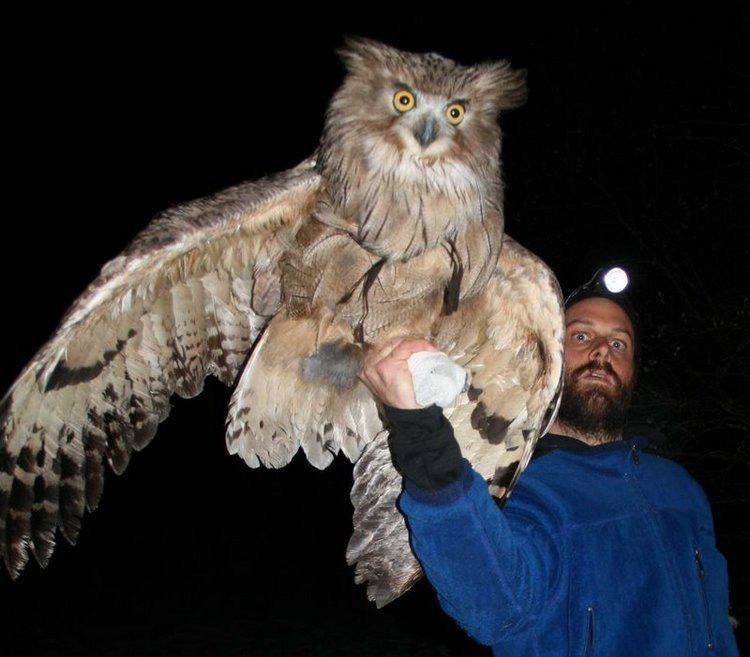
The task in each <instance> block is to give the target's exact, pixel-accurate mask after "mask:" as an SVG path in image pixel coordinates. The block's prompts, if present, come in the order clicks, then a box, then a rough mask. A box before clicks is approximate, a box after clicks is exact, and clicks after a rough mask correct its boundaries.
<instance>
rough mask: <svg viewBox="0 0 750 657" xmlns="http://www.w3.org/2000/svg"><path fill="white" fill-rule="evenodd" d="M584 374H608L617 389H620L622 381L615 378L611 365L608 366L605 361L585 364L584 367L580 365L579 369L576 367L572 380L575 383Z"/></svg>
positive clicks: (617, 377)
mask: <svg viewBox="0 0 750 657" xmlns="http://www.w3.org/2000/svg"><path fill="white" fill-rule="evenodd" d="M586 372H603V373H605V374H609V375H610V376H611V377H612V378H613V379H614V381H615V383H616V384H617V386H618V387H619V388H622V379H620V377H619V376H617V373H616V372H615V370H614V368H613V367H612V365H610V364H609V363H608V362H606V361H602V362H601V363H598V364H594V365H592V364H590V363H585V364H584V365H581V366H580V367H576V369H574V370H573V380H574V381H577V380H578V379H579V378H580V377H581V376H583V375H584V374H585V373H586Z"/></svg>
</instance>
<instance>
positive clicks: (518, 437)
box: [347, 235, 564, 607]
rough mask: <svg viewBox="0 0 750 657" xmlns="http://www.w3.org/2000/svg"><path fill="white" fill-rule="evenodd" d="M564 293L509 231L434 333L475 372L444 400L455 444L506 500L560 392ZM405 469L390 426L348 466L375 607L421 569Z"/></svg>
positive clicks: (354, 541) (357, 540) (358, 558)
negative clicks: (450, 401)
mask: <svg viewBox="0 0 750 657" xmlns="http://www.w3.org/2000/svg"><path fill="white" fill-rule="evenodd" d="M563 337H564V321H563V310H562V295H561V293H560V289H559V286H558V284H557V280H556V279H555V277H554V275H553V274H552V272H551V271H550V269H549V268H548V267H547V266H546V265H545V264H544V263H543V262H542V261H541V260H540V259H539V258H538V257H536V256H535V255H534V254H532V253H531V252H530V251H528V250H527V249H525V248H524V247H522V246H521V245H520V244H518V242H516V241H515V240H513V239H512V238H510V237H508V236H507V235H506V236H505V238H504V241H503V247H502V251H501V252H500V259H499V262H498V269H497V272H496V274H495V276H494V277H493V279H492V281H491V282H490V284H489V285H488V286H487V289H486V290H485V291H484V292H483V293H482V294H481V295H479V296H478V297H477V298H476V299H475V300H473V301H469V302H468V303H467V304H466V305H463V306H460V307H459V309H458V310H457V312H456V313H454V314H453V315H452V316H450V317H448V318H446V319H445V320H444V322H443V323H442V325H441V326H440V327H439V329H438V331H437V333H436V340H437V342H438V344H439V345H441V347H442V348H443V350H444V351H446V352H447V353H448V354H449V355H451V357H453V358H454V359H455V360H456V361H457V362H458V363H460V364H462V365H464V366H465V367H466V368H467V369H468V370H469V371H470V373H471V375H472V381H473V385H472V387H471V388H469V390H468V392H467V393H464V394H463V395H462V396H461V397H459V400H458V401H457V403H456V404H455V405H454V406H453V407H452V408H449V409H446V416H447V417H448V418H449V420H450V421H451V423H452V425H453V427H454V431H455V435H456V439H457V440H458V442H459V445H460V446H461V452H462V454H463V456H464V457H465V458H467V459H468V460H469V461H470V462H471V464H472V467H474V469H475V470H477V472H479V473H480V474H482V476H484V477H485V478H486V480H487V482H488V484H489V485H490V490H491V491H492V492H493V494H494V495H495V496H496V497H498V499H499V502H500V503H501V504H503V503H504V502H505V500H507V498H508V497H509V495H510V493H511V492H512V490H513V486H514V485H515V483H516V481H517V480H518V477H519V475H520V474H521V473H522V472H523V470H524V469H525V468H526V466H527V465H528V463H529V460H530V459H531V455H532V453H533V450H534V447H535V445H536V442H537V439H538V438H539V437H540V436H541V435H543V434H544V432H546V431H547V430H548V428H549V426H550V424H551V423H552V421H553V420H554V418H555V415H556V413H557V408H558V406H559V400H560V396H561V394H562V380H563ZM401 481H402V480H401V476H400V475H399V474H398V472H397V471H396V469H395V467H394V466H393V463H392V462H391V459H390V454H389V451H388V446H387V442H386V433H385V432H382V433H381V434H379V435H378V436H377V437H376V438H375V439H374V440H373V441H372V442H370V443H369V444H368V445H367V446H366V447H365V449H364V452H363V454H362V456H361V458H360V459H359V461H358V462H357V464H356V465H355V468H354V486H353V488H352V492H351V500H352V504H353V506H354V533H353V534H352V538H351V540H350V541H349V545H348V549H347V561H348V562H349V563H350V564H356V566H355V578H356V581H357V582H358V583H360V582H366V583H367V595H368V598H369V599H370V600H372V601H374V602H375V603H376V605H377V606H378V607H382V606H383V605H386V604H388V603H389V602H391V601H393V600H395V599H396V598H397V597H399V596H400V595H402V594H403V593H404V592H406V591H407V590H408V589H409V588H411V587H412V586H413V585H414V583H416V582H417V581H418V580H419V579H420V578H421V576H422V570H421V567H420V565H419V562H418V561H417V559H416V558H415V557H414V555H413V554H412V552H411V550H410V548H409V535H408V531H407V528H406V525H405V523H404V518H403V516H402V515H401V513H400V512H399V511H398V508H397V507H396V499H397V497H398V495H399V493H400V492H401Z"/></svg>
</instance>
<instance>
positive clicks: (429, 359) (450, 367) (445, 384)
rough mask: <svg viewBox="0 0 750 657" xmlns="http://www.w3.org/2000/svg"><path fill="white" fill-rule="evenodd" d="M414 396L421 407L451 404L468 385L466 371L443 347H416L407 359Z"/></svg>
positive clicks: (443, 406)
mask: <svg viewBox="0 0 750 657" xmlns="http://www.w3.org/2000/svg"><path fill="white" fill-rule="evenodd" d="M407 364H408V366H409V371H410V372H411V379H412V382H413V384H414V399H415V400H416V402H417V404H418V405H419V406H421V407H422V408H424V407H426V406H430V405H431V404H436V405H437V406H440V407H442V408H445V407H446V406H450V405H451V404H452V403H453V402H454V401H456V398H457V397H458V396H459V395H460V394H461V393H462V392H463V391H464V390H466V388H467V385H468V378H469V377H468V374H467V372H466V370H465V369H464V368H463V367H461V366H460V365H456V363H454V362H453V361H452V360H451V359H450V358H448V356H447V355H446V354H444V353H443V352H442V351H417V352H416V353H413V354H412V355H411V356H409V360H408V361H407Z"/></svg>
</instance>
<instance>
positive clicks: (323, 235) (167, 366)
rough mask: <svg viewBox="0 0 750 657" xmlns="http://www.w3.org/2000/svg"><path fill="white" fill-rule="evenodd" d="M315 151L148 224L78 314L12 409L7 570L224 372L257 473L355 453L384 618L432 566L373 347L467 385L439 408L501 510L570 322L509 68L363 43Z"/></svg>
mask: <svg viewBox="0 0 750 657" xmlns="http://www.w3.org/2000/svg"><path fill="white" fill-rule="evenodd" d="M341 55H342V58H343V61H344V64H345V66H346V69H347V75H346V78H345V80H344V82H343V84H342V86H341V88H340V89H339V90H338V91H337V92H336V94H335V96H334V97H333V99H332V101H331V103H330V107H329V109H328V112H327V115H326V120H325V129H324V133H323V136H322V139H321V141H320V146H319V148H318V150H317V152H316V153H315V154H314V156H313V157H311V158H310V159H308V160H306V161H304V162H303V163H301V164H300V165H299V166H297V167H295V168H293V169H290V170H288V171H285V172H283V173H280V174H276V175H273V176H269V177H268V178H264V179H261V180H259V181H257V182H250V183H245V184H242V185H239V186H237V187H233V188H230V189H227V190H224V191H222V192H219V193H217V194H215V195H214V196H211V197H209V198H205V199H200V200H197V201H194V202H191V203H187V204H185V205H181V206H178V207H174V208H172V209H169V210H167V211H166V212H164V213H162V214H161V215H159V216H158V217H156V218H155V219H154V220H153V222H152V223H151V224H150V225H149V226H148V227H147V228H146V229H145V230H144V231H143V232H141V233H140V234H139V235H138V236H136V238H135V239H134V241H133V242H132V243H131V244H130V245H129V246H128V247H127V249H126V250H125V251H124V252H123V253H122V254H121V255H120V256H118V257H116V258H115V259H114V260H112V261H110V262H109V263H107V264H106V265H105V266H104V267H103V269H102V271H101V275H100V276H99V277H98V278H97V279H96V280H95V281H94V282H93V283H92V284H91V285H90V286H89V287H88V289H87V290H86V291H85V292H84V293H83V294H82V295H81V296H80V297H79V298H78V299H77V300H76V301H75V303H74V304H73V306H72V307H71V308H70V309H69V310H68V312H67V313H66V314H65V316H64V317H63V319H62V322H61V324H60V326H59V328H58V329H57V331H56V333H55V334H54V335H53V336H52V338H51V339H50V340H49V341H48V342H47V343H46V344H45V345H44V346H43V347H42V348H41V349H40V350H39V352H38V353H37V354H36V356H35V357H34V358H33V360H32V361H31V362H30V363H29V365H28V366H27V367H26V368H25V369H24V370H23V372H22V373H21V375H20V376H19V377H18V379H17V380H16V382H15V383H14V384H13V386H12V388H11V389H10V391H9V392H8V393H7V394H6V396H5V397H4V398H3V400H2V402H1V403H0V428H1V429H2V440H1V441H0V548H1V550H2V558H3V560H4V562H5V565H6V566H7V568H8V570H9V572H10V573H11V575H12V576H13V577H15V576H17V575H18V574H19V573H20V571H21V570H22V569H23V567H24V565H25V564H26V562H27V561H28V553H29V551H31V553H32V554H33V555H34V557H35V558H36V560H37V561H38V562H39V563H40V564H41V565H42V566H45V565H46V564H47V563H48V561H49V559H50V556H51V553H52V551H53V547H54V542H55V533H56V530H57V528H58V527H59V528H60V530H61V532H62V534H63V536H65V538H66V539H67V540H68V541H70V542H71V543H73V542H75V540H76V537H77V535H78V531H79V528H80V523H81V518H82V516H83V514H84V509H88V510H89V511H91V510H93V509H94V508H96V506H97V504H98V502H99V498H100V495H101V493H102V486H103V471H104V468H103V461H104V460H106V461H107V462H108V463H109V465H110V467H111V468H112V469H113V470H114V471H115V472H116V473H120V472H122V471H123V470H124V468H125V467H126V466H127V464H128V460H129V458H130V455H131V452H132V450H134V449H135V450H140V449H142V448H143V447H144V446H145V445H146V444H147V443H148V442H149V441H150V440H151V439H152V438H153V436H154V434H155V432H156V429H157V426H158V424H159V422H161V421H162V420H164V418H165V417H166V416H167V414H168V412H169V408H170V405H169V399H170V396H171V395H172V394H173V393H177V394H178V395H181V396H182V397H192V396H194V395H197V394H198V393H199V392H200V391H201V389H202V387H203V381H204V378H205V377H206V376H207V375H209V374H213V375H214V376H216V377H218V378H219V379H220V380H221V381H223V382H224V383H225V384H227V385H229V386H234V391H233V394H232V398H231V402H230V407H229V413H228V418H227V431H226V442H227V447H228V449H229V451H230V452H231V453H232V454H239V455H240V456H241V457H242V458H243V459H244V461H245V462H246V463H247V464H248V465H249V466H251V467H257V466H258V465H260V464H261V463H262V464H263V465H265V466H269V467H274V468H278V467H281V466H283V465H285V464H287V463H288V462H289V461H290V459H291V458H292V457H293V456H294V454H295V453H296V452H297V451H298V449H299V447H300V446H301V447H302V449H303V450H304V452H305V454H306V456H307V458H308V459H309V460H310V462H311V463H312V464H313V465H315V466H316V467H318V468H324V467H325V466H326V465H328V464H329V463H330V462H331V460H332V459H333V458H334V456H335V455H336V454H338V453H339V451H341V452H343V453H344V454H345V455H346V457H347V458H349V459H350V460H351V461H352V462H356V465H355V469H354V477H355V480H354V486H353V490H352V501H353V503H354V507H355V512H354V534H353V536H352V539H351V541H350V543H349V548H348V553H347V556H348V559H349V561H350V563H356V579H357V581H359V582H367V585H368V595H369V597H370V598H371V599H372V600H375V601H376V603H377V604H378V605H383V604H386V603H387V602H389V601H390V600H392V599H394V598H395V597H397V596H398V595H400V594H401V593H403V592H404V591H405V590H406V589H408V588H409V587H410V586H411V585H412V584H413V583H414V582H415V581H416V580H417V579H418V578H419V576H420V574H421V571H420V569H419V564H418V563H417V562H416V560H415V558H414V557H413V555H412V554H411V551H410V549H409V545H408V535H407V531H406V528H405V525H404V522H403V519H402V517H401V515H400V514H399V512H398V510H397V509H396V506H395V500H396V497H397V495H398V493H399V491H400V486H401V479H400V477H399V475H398V474H397V473H396V471H395V470H394V468H393V465H392V463H391V460H390V456H389V453H388V448H387V444H386V440H385V435H386V434H385V432H384V430H383V421H382V418H381V415H380V414H379V412H378V407H377V404H376V402H375V401H374V400H373V398H372V397H371V395H370V393H369V392H368V390H367V389H366V388H365V387H364V385H363V384H362V383H360V382H359V380H358V379H357V373H358V371H359V369H360V367H361V362H362V358H363V357H364V356H365V355H366V354H367V352H368V350H370V349H373V348H377V347H378V345H381V344H382V343H384V342H385V341H388V340H391V339H393V338H398V337H407V336H412V337H425V338H428V339H430V340H432V341H434V342H435V343H436V344H437V345H438V347H439V348H440V349H441V350H442V351H444V352H445V353H446V354H448V355H449V356H450V357H451V358H452V359H453V360H455V361H456V362H457V363H458V364H459V365H461V366H463V367H465V368H466V369H467V371H468V373H469V375H470V377H471V386H470V387H469V389H468V391H467V392H465V393H464V394H462V396H461V397H459V399H458V401H457V402H456V403H455V404H454V405H453V406H452V407H451V408H447V409H446V412H447V413H448V415H449V417H450V419H451V421H452V423H453V425H454V427H455V429H456V434H457V437H458V439H459V442H460V444H461V448H462V451H463V454H464V456H466V457H467V458H468V459H469V460H470V461H471V462H472V464H473V466H474V468H475V469H476V470H478V471H479V472H480V473H482V475H484V476H485V477H486V478H487V481H488V484H490V485H492V486H493V490H494V491H495V492H496V494H497V495H498V496H499V497H501V498H503V497H506V496H507V495H508V494H509V493H510V491H511V488H512V486H513V483H514V482H515V480H516V478H517V477H518V475H519V474H520V472H521V471H522V470H523V468H524V467H525V466H526V464H527V463H528V460H529V458H530V456H531V452H532V450H533V448H534V444H535V442H536V440H537V438H538V437H539V435H540V434H541V433H542V432H543V431H544V430H545V427H546V426H548V424H549V423H550V421H551V420H552V419H553V416H554V413H555V410H556V404H557V401H558V399H559V394H560V386H561V373H562V335H563V328H562V310H561V300H560V295H559V291H558V286H557V283H556V281H555V278H554V276H553V275H552V274H551V272H550V271H549V269H548V268H547V267H546V266H545V265H544V264H543V263H542V262H541V261H540V260H539V259H537V258H536V257H535V256H533V255H532V254H531V253H529V252H528V251H526V250H525V249H524V248H522V247H521V246H520V245H519V244H518V243H516V242H514V241H513V240H511V239H509V238H508V237H504V236H503V210H502V200H503V199H502V182H501V172H500V129H499V127H498V124H497V118H498V115H499V113H500V112H501V111H502V110H504V109H506V108H510V107H513V106H516V105H519V104H520V103H521V102H522V100H523V98H524V92H525V87H524V76H523V75H522V74H521V73H519V72H516V71H513V70H512V69H511V68H510V67H509V65H508V63H507V62H504V61H501V62H493V63H484V64H479V65H475V66H461V65H459V64H457V63H455V62H453V61H451V60H449V59H446V58H444V57H441V56H440V55H436V54H413V53H407V52H401V51H399V50H396V49H394V48H391V47H388V46H385V45H383V44H380V43H376V42H373V41H370V40H365V39H353V40H349V41H347V43H346V46H345V47H344V48H343V49H342V51H341Z"/></svg>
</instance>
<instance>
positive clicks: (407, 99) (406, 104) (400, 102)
mask: <svg viewBox="0 0 750 657" xmlns="http://www.w3.org/2000/svg"><path fill="white" fill-rule="evenodd" d="M416 104H417V101H416V100H415V99H414V94H413V93H411V91H407V90H406V89H399V90H398V91H397V92H396V93H395V94H393V106H394V107H395V108H396V109H397V110H398V111H399V112H408V111H409V110H410V109H413V108H414V106H415V105H416Z"/></svg>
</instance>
